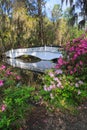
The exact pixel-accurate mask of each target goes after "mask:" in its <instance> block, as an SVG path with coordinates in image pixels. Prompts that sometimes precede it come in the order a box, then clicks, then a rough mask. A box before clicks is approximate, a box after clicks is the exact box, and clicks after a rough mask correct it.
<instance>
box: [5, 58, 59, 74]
mask: <svg viewBox="0 0 87 130" xmlns="http://www.w3.org/2000/svg"><path fill="white" fill-rule="evenodd" d="M5 62H6V63H8V64H10V65H12V66H13V67H18V68H22V69H28V70H32V71H38V72H45V70H48V69H51V68H54V67H55V66H56V64H55V63H53V62H52V61H46V60H44V61H43V60H41V61H39V62H35V63H25V62H24V61H22V60H20V59H11V58H7V59H5Z"/></svg>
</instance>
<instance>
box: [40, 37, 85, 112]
mask: <svg viewBox="0 0 87 130" xmlns="http://www.w3.org/2000/svg"><path fill="white" fill-rule="evenodd" d="M86 59H87V38H86V35H83V36H81V37H80V38H76V39H73V40H72V41H70V42H69V43H67V44H66V46H65V48H64V55H63V57H60V58H59V59H58V62H57V64H56V67H55V68H56V70H53V71H50V72H48V74H47V75H45V76H44V80H43V84H44V86H43V89H41V97H42V102H43V103H45V104H46V105H47V107H49V108H51V107H53V108H55V107H57V108H59V107H61V108H65V109H68V110H72V111H73V109H74V108H75V106H78V105H79V104H80V103H81V102H83V101H84V100H85V99H87V60H86ZM73 106H74V107H73Z"/></svg>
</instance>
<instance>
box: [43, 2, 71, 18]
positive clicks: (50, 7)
mask: <svg viewBox="0 0 87 130" xmlns="http://www.w3.org/2000/svg"><path fill="white" fill-rule="evenodd" d="M55 4H60V5H61V0H47V2H46V13H47V16H48V17H49V18H50V17H51V10H52V9H53V7H54V5H55ZM68 6H69V5H67V6H66V4H65V3H64V4H63V7H62V9H63V10H65V9H66V7H68Z"/></svg>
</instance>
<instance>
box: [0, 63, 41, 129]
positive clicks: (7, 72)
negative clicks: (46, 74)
mask: <svg viewBox="0 0 87 130" xmlns="http://www.w3.org/2000/svg"><path fill="white" fill-rule="evenodd" d="M20 80H22V79H21V77H20V75H18V74H17V73H16V72H14V71H12V70H11V69H10V68H7V67H6V66H5V65H1V66H0V129H3V130H7V129H9V130H17V129H20V127H22V126H25V124H26V119H25V118H26V113H30V112H31V110H32V108H33V106H32V102H36V100H39V99H38V96H37V95H36V93H34V92H35V87H30V86H26V85H24V84H22V82H21V81H20ZM29 102H30V103H29Z"/></svg>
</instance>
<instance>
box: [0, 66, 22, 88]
mask: <svg viewBox="0 0 87 130" xmlns="http://www.w3.org/2000/svg"><path fill="white" fill-rule="evenodd" d="M20 79H21V76H19V75H18V74H17V73H15V72H13V71H11V69H10V68H6V66H5V65H1V66H0V87H8V86H9V87H10V86H12V85H17V83H18V82H19V81H20ZM3 89H4V88H3Z"/></svg>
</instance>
